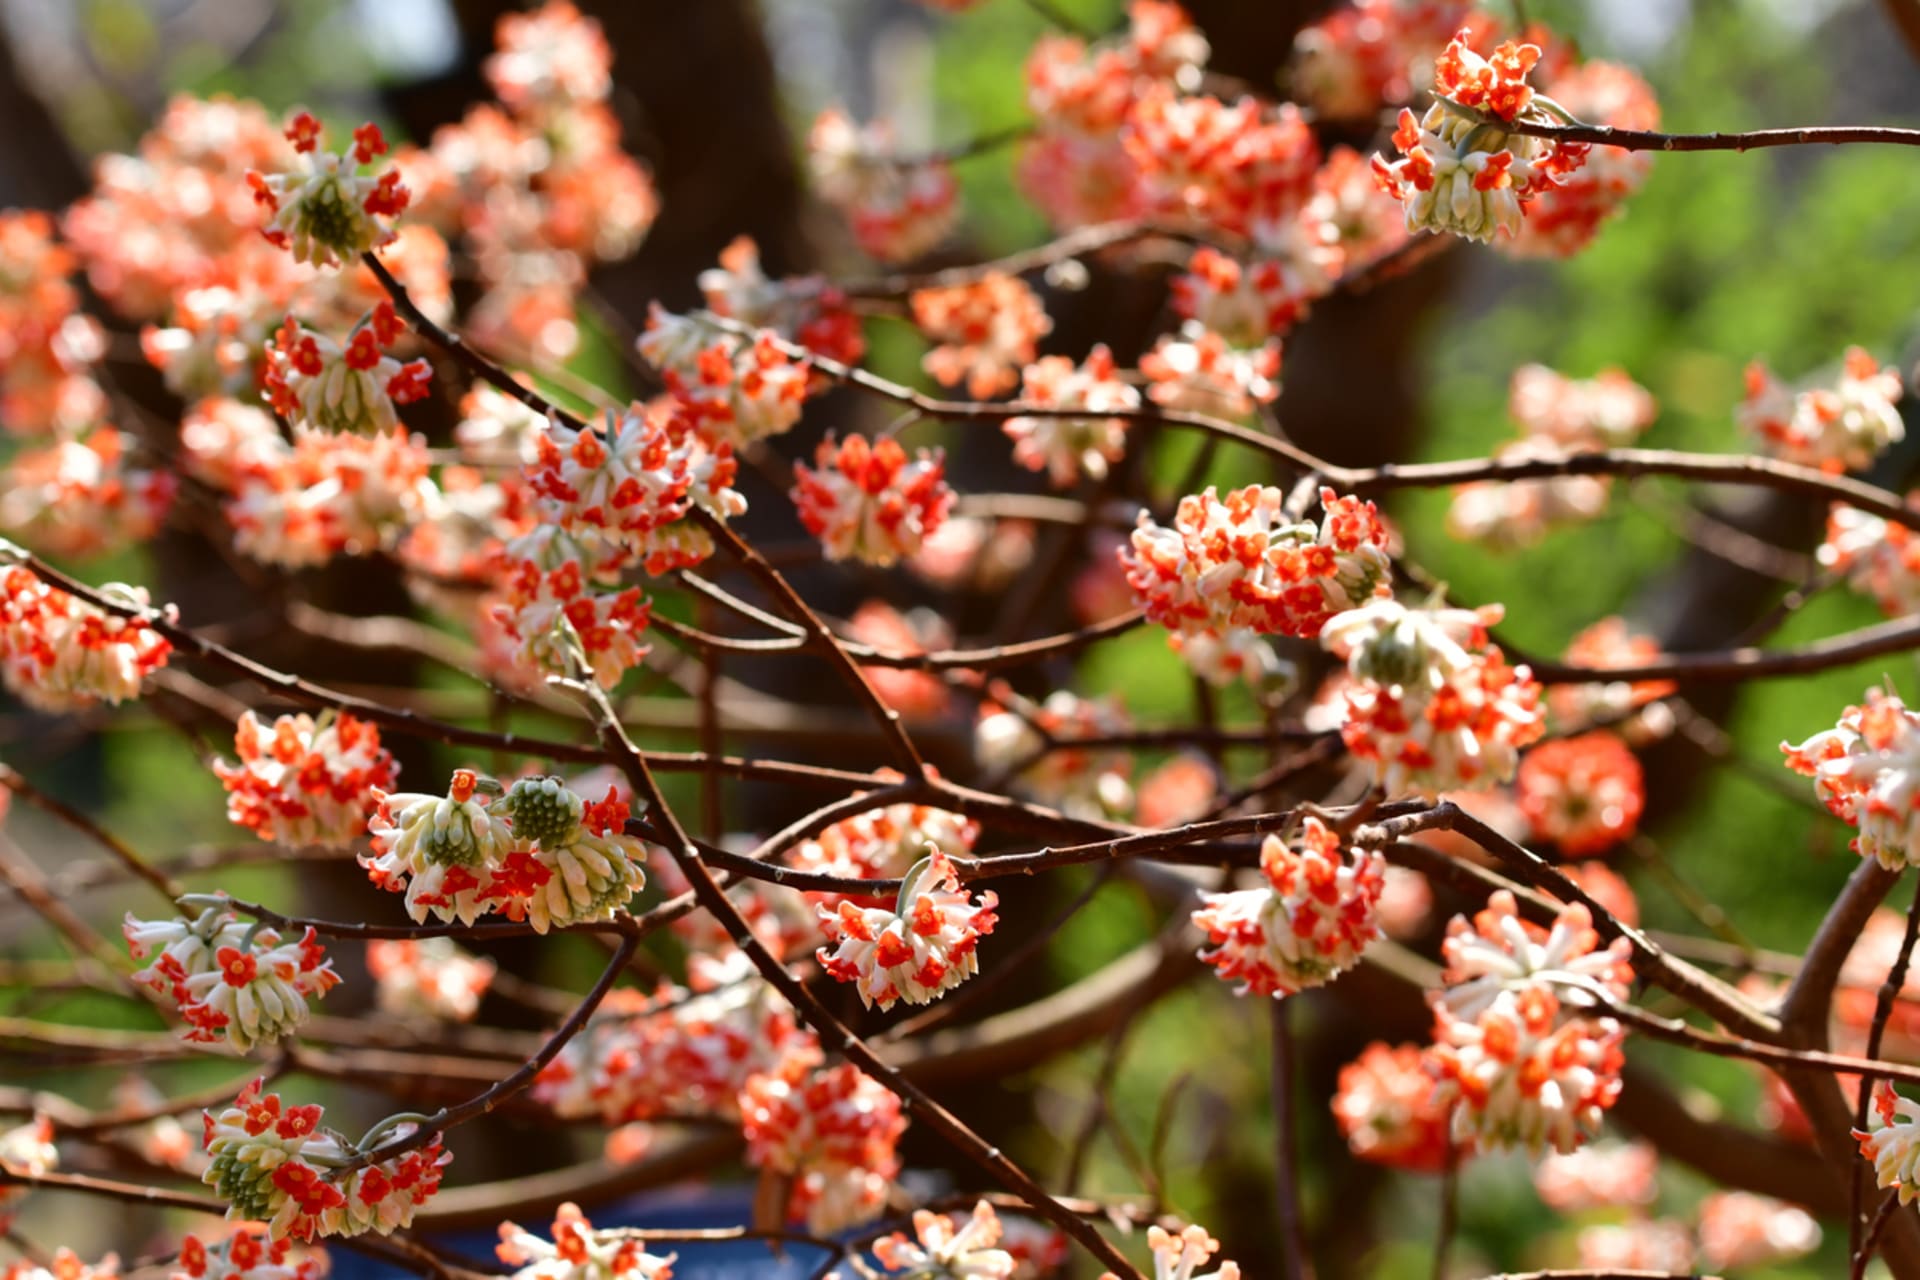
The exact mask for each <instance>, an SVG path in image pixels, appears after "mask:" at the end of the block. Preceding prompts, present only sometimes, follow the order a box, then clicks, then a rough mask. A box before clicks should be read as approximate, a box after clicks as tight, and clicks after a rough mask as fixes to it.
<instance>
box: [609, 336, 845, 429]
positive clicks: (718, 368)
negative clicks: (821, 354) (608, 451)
mask: <svg viewBox="0 0 1920 1280" xmlns="http://www.w3.org/2000/svg"><path fill="white" fill-rule="evenodd" d="M638 350H639V352H640V354H641V355H642V356H643V357H645V359H646V360H647V362H648V363H650V364H652V365H653V366H654V367H655V368H657V369H659V370H660V372H661V376H662V377H664V378H665V379H666V383H667V388H668V391H669V392H670V393H671V395H672V396H673V398H674V400H675V401H676V402H678V404H679V405H680V406H681V408H682V409H683V410H684V411H685V412H686V413H687V414H688V415H689V416H690V417H691V418H692V419H693V421H695V422H696V423H698V424H700V426H701V427H702V428H704V429H705V430H706V431H707V432H708V433H709V434H710V435H711V436H712V437H713V440H714V441H715V442H726V443H729V444H732V445H734V446H735V447H737V448H738V447H744V446H746V445H748V444H751V443H753V442H754V441H756V440H764V439H766V438H767V437H769V436H776V435H780V434H782V433H783V432H786V431H788V430H789V429H791V428H792V426H793V424H794V423H796V422H798V421H799V420H800V409H801V406H802V404H803V403H804V402H805V400H806V398H807V390H808V386H809V379H810V376H811V375H810V373H809V370H808V366H807V364H806V362H805V361H803V360H795V359H793V357H791V356H789V355H788V354H787V353H786V352H785V351H783V350H781V349H780V346H779V345H778V343H777V342H776V341H775V340H774V336H773V334H771V333H769V332H766V331H764V330H763V331H761V332H760V333H759V334H758V335H757V336H756V337H754V338H752V339H747V338H742V337H740V336H738V335H736V334H732V333H728V332H725V331H724V330H720V329H716V328H714V327H713V326H712V325H711V324H710V323H709V322H707V321H705V320H702V319H701V318H700V317H699V316H698V315H697V314H696V315H691V316H681V315H674V314H673V313H672V312H669V311H666V310H663V309H662V308H661V307H660V306H658V305H657V304H656V305H655V306H654V308H653V310H652V311H651V313H650V314H649V315H648V317H647V327H646V330H645V331H644V332H643V333H642V334H641V335H640V338H639V342H638Z"/></svg>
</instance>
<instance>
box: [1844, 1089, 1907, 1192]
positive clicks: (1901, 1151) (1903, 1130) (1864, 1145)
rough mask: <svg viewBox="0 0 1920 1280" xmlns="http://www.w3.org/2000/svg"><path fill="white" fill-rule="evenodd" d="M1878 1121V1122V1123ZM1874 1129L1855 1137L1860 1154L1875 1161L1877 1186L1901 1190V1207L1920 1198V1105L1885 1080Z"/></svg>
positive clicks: (1876, 1100)
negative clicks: (1917, 1196)
mask: <svg viewBox="0 0 1920 1280" xmlns="http://www.w3.org/2000/svg"><path fill="white" fill-rule="evenodd" d="M1876 1121H1877V1123H1875V1122H1876ZM1869 1123H1870V1124H1872V1127H1871V1128H1870V1129H1868V1130H1867V1131H1866V1132H1864V1133H1862V1132H1861V1131H1860V1130H1858V1129H1855V1130H1854V1131H1853V1136H1854V1137H1855V1138H1856V1139H1857V1140H1858V1141H1859V1143H1860V1154H1861V1155H1862V1156H1865V1157H1866V1158H1867V1159H1868V1160H1871V1161H1873V1174H1874V1182H1875V1185H1876V1186H1878V1187H1880V1188H1881V1189H1882V1190H1892V1191H1897V1192H1898V1193H1899V1195H1900V1203H1901V1204H1911V1203H1913V1198H1914V1197H1915V1196H1916V1195H1920V1103H1916V1102H1914V1101H1913V1099H1911V1098H1908V1097H1906V1096H1904V1095H1903V1094H1899V1093H1896V1092H1894V1088H1893V1086H1892V1085H1891V1084H1889V1083H1887V1082H1886V1081H1884V1080H1882V1081H1881V1082H1880V1083H1879V1085H1878V1086H1877V1087H1876V1088H1875V1089H1874V1091H1873V1120H1872V1121H1869Z"/></svg>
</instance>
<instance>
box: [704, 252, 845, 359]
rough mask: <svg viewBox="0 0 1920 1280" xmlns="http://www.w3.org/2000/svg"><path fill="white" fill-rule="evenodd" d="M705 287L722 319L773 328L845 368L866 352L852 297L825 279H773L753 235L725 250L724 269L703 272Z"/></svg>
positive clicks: (709, 302)
mask: <svg viewBox="0 0 1920 1280" xmlns="http://www.w3.org/2000/svg"><path fill="white" fill-rule="evenodd" d="M699 285H700V292H701V294H702V295H704V296H705V298H706V300H707V310H709V311H711V312H712V313H713V314H714V315H716V316H724V317H726V318H727V319H730V320H738V321H739V322H740V323H742V324H749V325H752V326H753V327H754V328H756V329H772V330H774V331H775V332H776V333H779V334H781V335H783V336H784V337H786V338H787V339H789V340H790V341H793V342H798V343H799V344H800V345H801V346H803V347H805V348H806V349H807V350H809V351H811V352H813V353H814V354H815V355H818V356H824V357H826V358H827V359H829V360H838V361H840V362H842V363H843V364H858V363H859V362H860V358H861V356H863V355H864V354H866V349H867V342H866V336H865V334H864V333H863V332H862V330H861V327H860V317H859V316H858V315H856V314H855V313H854V312H853V310H852V309H851V308H850V307H849V306H848V305H847V298H846V295H845V294H844V293H842V292H841V291H840V290H839V289H838V288H836V287H835V286H834V285H832V284H831V283H830V282H828V281H827V280H826V279H825V278H824V277H822V276H803V277H799V278H794V279H786V280H769V279H768V278H767V275H766V272H764V271H763V270H762V269H761V267H760V249H759V246H757V245H756V244H754V242H753V238H752V237H751V236H735V237H734V238H733V239H732V240H731V241H730V242H729V243H728V244H727V247H726V248H724V249H722V250H721V251H720V265H719V266H717V267H709V268H707V269H706V270H705V271H702V272H701V273H700V276H699Z"/></svg>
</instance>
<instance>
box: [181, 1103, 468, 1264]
mask: <svg viewBox="0 0 1920 1280" xmlns="http://www.w3.org/2000/svg"><path fill="white" fill-rule="evenodd" d="M202 1115H203V1117H204V1120H205V1138H204V1140H203V1142H202V1146H204V1147H205V1148H206V1151H207V1154H208V1155H210V1156H212V1157H213V1161H212V1163H211V1164H210V1165H209V1166H208V1167H207V1171H206V1173H205V1174H204V1175H203V1176H202V1178H201V1181H203V1182H205V1183H206V1184H207V1185H208V1186H210V1187H213V1188H214V1189H215V1190H217V1191H218V1192H219V1193H220V1195H221V1197H222V1198H223V1199H225V1200H226V1202H227V1206H228V1207H227V1216H228V1217H229V1218H238V1219H251V1220H253V1221H256V1222H264V1223H266V1224H267V1231H268V1235H269V1237H270V1238H271V1239H273V1240H313V1239H315V1238H317V1237H321V1236H357V1235H364V1234H366V1233H367V1232H369V1231H372V1232H377V1233H378V1234H380V1235H383V1236H384V1235H391V1234H392V1233H393V1232H395V1231H397V1230H401V1229H403V1228H405V1227H408V1226H410V1225H412V1223H413V1215H414V1212H415V1211H416V1210H417V1209H418V1208H419V1207H420V1206H421V1205H423V1204H425V1203H426V1202H427V1201H428V1200H429V1199H431V1198H432V1196H433V1194H434V1193H435V1192H436V1191H438V1190H439V1189H440V1176H441V1170H442V1168H443V1167H444V1166H445V1165H446V1163H447V1162H448V1161H449V1160H451V1159H452V1158H453V1157H452V1155H451V1154H450V1153H448V1152H447V1151H446V1150H444V1149H443V1148H442V1147H441V1145H440V1141H439V1138H438V1136H437V1135H436V1136H435V1137H434V1139H433V1140H432V1141H431V1142H428V1143H426V1144H425V1145H423V1146H418V1147H415V1148H413V1149H412V1150H410V1151H405V1152H402V1153H400V1154H398V1155H395V1156H390V1157H388V1158H386V1159H384V1160H380V1161H377V1162H375V1163H372V1164H368V1165H365V1166H364V1167H361V1168H358V1169H355V1170H354V1171H353V1172H351V1173H347V1174H344V1175H343V1174H339V1173H337V1172H335V1171H337V1170H340V1169H344V1168H345V1167H346V1166H347V1164H348V1163H349V1161H351V1160H352V1159H354V1158H355V1157H356V1156H359V1155H361V1154H362V1152H361V1151H360V1149H359V1148H358V1147H356V1146H355V1145H354V1144H352V1143H350V1142H348V1141H347V1139H346V1138H344V1137H342V1136H341V1135H340V1134H338V1133H334V1132H333V1131H331V1130H326V1129H322V1128H320V1119H321V1115H322V1110H321V1108H319V1107H317V1106H305V1107H284V1106H282V1104H281V1101H280V1097H279V1095H278V1094H272V1093H265V1092H264V1081H261V1080H255V1081H254V1082H253V1083H252V1084H249V1085H248V1086H247V1087H246V1088H244V1089H242V1090H241V1091H240V1096H239V1097H237V1098H235V1099H234V1101H233V1104H232V1105H231V1106H227V1107H224V1108H222V1109H221V1110H220V1111H219V1112H218V1113H215V1112H212V1111H207V1112H203V1113H202ZM412 1132H413V1126H412V1125H411V1124H410V1123H398V1124H396V1123H394V1122H393V1121H388V1122H384V1123H383V1124H381V1125H376V1126H375V1127H374V1129H373V1130H372V1131H370V1132H369V1134H368V1135H367V1138H366V1139H364V1140H363V1141H366V1142H371V1141H372V1140H373V1139H374V1138H375V1137H377V1136H378V1135H380V1134H382V1133H389V1134H392V1135H393V1136H395V1137H401V1138H404V1137H408V1136H410V1135H411V1134H412Z"/></svg>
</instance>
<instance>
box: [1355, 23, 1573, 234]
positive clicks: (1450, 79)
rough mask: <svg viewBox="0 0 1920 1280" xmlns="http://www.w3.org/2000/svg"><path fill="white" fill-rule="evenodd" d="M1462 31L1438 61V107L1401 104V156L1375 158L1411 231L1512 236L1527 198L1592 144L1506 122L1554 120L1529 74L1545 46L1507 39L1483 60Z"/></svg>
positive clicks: (1397, 142) (1569, 169)
mask: <svg viewBox="0 0 1920 1280" xmlns="http://www.w3.org/2000/svg"><path fill="white" fill-rule="evenodd" d="M1471 35H1472V33H1471V31H1470V30H1468V29H1466V28H1462V29H1461V30H1460V32H1458V33H1457V34H1456V35H1455V36H1454V38H1453V39H1452V40H1451V41H1449V42H1448V44H1447V47H1446V48H1445V49H1444V50H1442V51H1441V53H1440V57H1439V59H1438V60H1437V61H1436V62H1435V64H1434V95H1435V101H1434V104H1433V105H1432V106H1431V107H1429V108H1427V112H1426V114H1425V115H1424V116H1420V117H1416V116H1415V115H1414V114H1413V112H1412V111H1411V110H1409V109H1407V108H1404V107H1403V108H1401V111H1400V120H1399V127H1398V128H1396V129H1395V130H1394V132H1393V145H1394V148H1395V150H1397V151H1398V152H1399V153H1400V156H1401V158H1400V159H1398V160H1393V161H1389V160H1387V159H1386V158H1385V157H1384V156H1380V155H1376V156H1374V158H1373V170H1374V174H1375V176H1376V177H1377V178H1378V179H1379V182H1380V186H1381V189H1382V190H1384V191H1386V192H1387V193H1388V194H1389V195H1391V196H1393V197H1394V198H1395V199H1397V200H1399V201H1400V202H1401V204H1402V206H1403V207H1404V208H1405V210H1406V219H1407V230H1408V231H1409V232H1413V231H1420V230H1429V231H1450V232H1453V233H1454V234H1456V235H1460V236H1465V237H1466V238H1468V239H1470V240H1492V239H1493V238H1494V237H1495V235H1496V234H1501V233H1504V234H1505V235H1507V236H1509V237H1511V236H1514V235H1517V234H1518V233H1519V231H1520V227H1521V221H1522V219H1523V218H1524V217H1525V216H1526V210H1527V206H1528V204H1529V202H1531V201H1532V200H1533V199H1534V198H1535V197H1536V196H1538V195H1540V194H1541V193H1542V192H1544V191H1547V190H1549V189H1550V188H1552V187H1554V186H1557V185H1559V183H1560V182H1561V181H1563V180H1564V179H1565V178H1566V176H1567V175H1569V174H1571V173H1573V172H1574V171H1575V170H1577V169H1579V168H1580V166H1581V165H1582V164H1584V163H1585V162H1586V158H1587V148H1586V147H1585V146H1584V145H1579V144H1572V143H1566V142H1562V141H1560V140H1558V139H1552V140H1546V139H1541V138H1535V137H1531V136H1529V135H1526V134H1520V133H1512V132H1509V131H1508V130H1507V129H1504V128H1502V127H1501V126H1502V125H1503V124H1507V125H1510V124H1513V123H1515V122H1517V121H1522V120H1525V121H1528V122H1532V123H1549V124H1550V123H1554V122H1555V115H1554V114H1553V113H1552V112H1550V111H1549V110H1548V109H1547V108H1546V105H1545V101H1539V102H1537V101H1536V95H1535V93H1534V90H1533V89H1532V88H1531V87H1530V86H1529V85H1528V84H1527V73H1528V72H1530V71H1532V70H1533V66H1534V64H1535V63H1536V62H1538V61H1539V60H1540V48H1539V46H1538V45H1532V44H1522V43H1520V42H1518V41H1511V40H1510V41H1508V42H1507V43H1505V44H1503V45H1501V46H1500V47H1499V48H1498V49H1496V50H1494V52H1493V54H1492V56H1491V57H1488V58H1483V57H1481V56H1480V55H1479V54H1478V53H1476V52H1474V50H1473V49H1472V48H1471V47H1470V45H1469V41H1470V39H1471Z"/></svg>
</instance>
